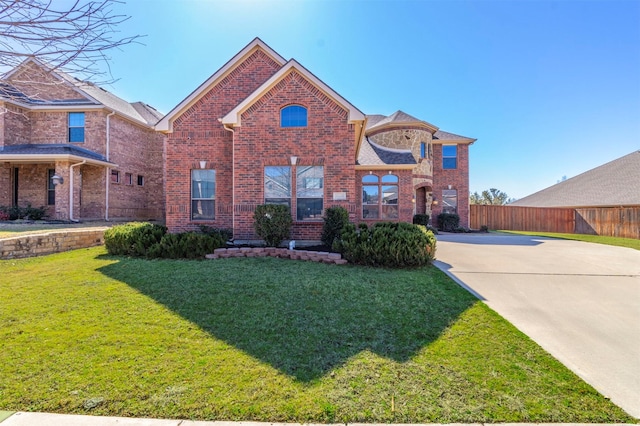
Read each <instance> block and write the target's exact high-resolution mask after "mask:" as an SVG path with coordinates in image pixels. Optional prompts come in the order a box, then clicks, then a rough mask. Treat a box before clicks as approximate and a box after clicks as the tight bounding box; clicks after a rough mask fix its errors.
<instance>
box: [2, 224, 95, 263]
mask: <svg viewBox="0 0 640 426" xmlns="http://www.w3.org/2000/svg"><path fill="white" fill-rule="evenodd" d="M105 229H106V228H96V229H81V230H67V231H56V232H50V233H47V234H41V235H28V236H21V237H13V238H6V239H2V240H0V259H19V258H24V257H33V256H43V255H46V254H51V253H59V252H63V251H68V250H75V249H80V248H86V247H93V246H99V245H102V244H104V231H105Z"/></svg>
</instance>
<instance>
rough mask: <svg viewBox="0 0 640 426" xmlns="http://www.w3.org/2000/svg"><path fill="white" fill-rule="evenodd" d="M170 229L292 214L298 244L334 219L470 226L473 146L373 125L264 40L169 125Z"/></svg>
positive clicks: (388, 122)
mask: <svg viewBox="0 0 640 426" xmlns="http://www.w3.org/2000/svg"><path fill="white" fill-rule="evenodd" d="M156 130H158V131H160V132H162V133H164V134H165V135H166V137H165V167H166V181H165V185H166V186H165V191H166V223H167V226H168V227H169V229H170V230H171V231H173V232H177V231H185V230H191V229H197V228H198V226H199V225H203V224H204V225H208V226H215V227H224V228H233V230H234V236H235V238H236V239H240V240H244V239H254V238H256V236H255V234H254V231H253V213H254V210H255V207H256V206H257V205H259V204H263V203H280V204H286V205H288V206H289V207H290V208H291V212H292V213H291V214H292V217H293V220H294V225H293V227H292V234H291V238H292V239H298V240H318V239H319V237H320V233H321V229H322V216H323V213H324V209H326V208H327V207H330V206H343V207H345V208H346V209H347V210H348V211H349V214H350V219H351V220H352V221H353V222H367V223H375V222H377V221H383V220H385V221H386V220H391V221H407V222H410V221H411V220H412V218H413V215H414V214H415V213H433V214H437V213H439V212H440V211H442V209H447V210H449V211H456V212H458V213H459V214H460V216H461V223H462V224H463V225H467V224H468V210H469V206H468V199H469V173H468V170H469V164H468V147H469V145H470V144H472V143H473V142H474V141H475V139H471V138H466V137H463V136H458V135H455V134H452V133H446V132H442V131H440V130H439V129H438V128H437V127H436V126H434V125H432V124H429V123H427V122H425V121H422V120H419V119H417V118H414V117H412V116H410V115H408V114H405V113H403V112H401V111H398V112H396V113H394V114H392V115H390V116H388V117H387V116H383V115H365V114H364V113H362V112H361V111H360V110H359V109H358V108H356V107H355V106H354V105H352V104H351V103H349V102H348V101H347V100H346V99H344V98H343V97H342V96H340V95H339V94H338V93H336V92H335V91H334V90H333V89H331V88H330V87H329V86H327V85H326V84H325V83H324V82H322V81H321V80H320V79H318V78H317V77H316V76H315V75H313V74H312V73H311V72H310V71H309V70H307V69H306V68H304V67H303V66H302V65H300V64H299V63H298V62H297V61H295V60H294V59H291V60H288V61H287V60H285V59H284V58H283V57H282V56H280V55H279V54H278V53H276V52H275V51H274V50H273V49H271V48H270V47H269V46H267V45H266V44H265V43H264V42H262V41H261V40H260V39H258V38H256V39H254V40H253V41H252V42H251V43H249V44H248V45H247V46H246V47H245V48H244V49H242V50H241V51H240V52H239V53H238V54H236V55H235V56H234V57H233V58H232V59H231V60H230V61H229V62H227V63H226V64H225V65H224V66H223V67H222V68H220V69H219V70H218V71H217V72H215V73H214V74H213V75H212V76H211V77H210V78H209V79H208V80H206V81H205V82H204V83H202V84H201V85H200V86H199V87H198V88H197V89H196V90H195V91H194V92H192V93H191V94H190V95H189V96H188V97H187V98H185V99H184V100H183V101H182V102H181V103H180V104H178V105H177V106H176V107H175V108H174V109H173V110H172V111H170V112H169V113H168V114H167V115H166V116H165V117H163V118H162V119H161V120H160V121H159V122H158V123H157V125H156Z"/></svg>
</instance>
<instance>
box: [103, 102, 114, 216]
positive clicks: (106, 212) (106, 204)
mask: <svg viewBox="0 0 640 426" xmlns="http://www.w3.org/2000/svg"><path fill="white" fill-rule="evenodd" d="M115 113H116V112H115V111H111V113H110V114H108V115H107V147H106V151H107V153H106V158H107V161H109V145H110V142H111V139H110V137H111V136H110V133H109V130H110V127H111V126H110V125H109V124H110V123H111V116H112V115H114V114H115ZM110 172H111V168H109V167H107V168H106V169H105V179H104V181H105V188H104V194H105V200H104V220H106V221H108V220H109V183H110V180H109V179H110V177H111V176H110Z"/></svg>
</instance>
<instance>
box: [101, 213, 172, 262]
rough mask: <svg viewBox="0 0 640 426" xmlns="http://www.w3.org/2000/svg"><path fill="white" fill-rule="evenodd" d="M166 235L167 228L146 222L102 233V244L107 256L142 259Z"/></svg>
mask: <svg viewBox="0 0 640 426" xmlns="http://www.w3.org/2000/svg"><path fill="white" fill-rule="evenodd" d="M166 233H167V227H166V226H162V225H156V224H152V223H148V222H131V223H125V224H122V225H116V226H113V227H111V228H109V229H107V230H106V231H105V232H104V244H105V246H106V248H107V251H108V252H109V254H114V255H120V256H137V257H144V256H147V253H148V251H149V249H150V248H151V247H152V246H153V245H154V244H158V243H159V242H160V240H161V239H162V237H163V236H164V235H165V234H166Z"/></svg>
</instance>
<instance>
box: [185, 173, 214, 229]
mask: <svg viewBox="0 0 640 426" xmlns="http://www.w3.org/2000/svg"><path fill="white" fill-rule="evenodd" d="M215 211H216V171H215V170H209V169H199V170H191V219H192V220H213V219H215V217H216V214H215Z"/></svg>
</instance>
